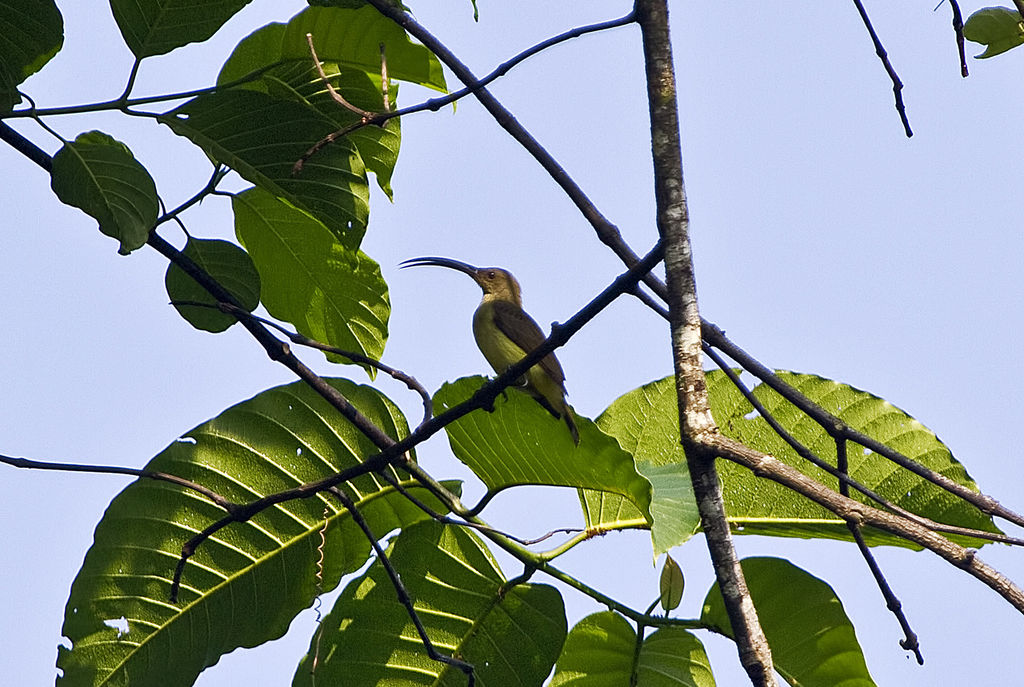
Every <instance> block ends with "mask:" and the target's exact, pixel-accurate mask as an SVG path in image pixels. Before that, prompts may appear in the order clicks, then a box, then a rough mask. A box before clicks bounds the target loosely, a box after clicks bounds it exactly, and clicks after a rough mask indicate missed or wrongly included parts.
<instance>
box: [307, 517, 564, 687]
mask: <svg viewBox="0 0 1024 687" xmlns="http://www.w3.org/2000/svg"><path fill="white" fill-rule="evenodd" d="M389 559H390V560H391V563H392V564H393V565H394V567H395V569H396V570H397V571H398V573H399V575H400V577H401V580H402V582H403V583H404V585H405V588H406V590H407V591H408V592H409V595H410V596H411V597H412V599H413V600H414V607H415V609H416V611H417V614H418V615H419V617H420V620H422V622H423V624H424V626H425V628H426V631H427V636H428V637H430V640H431V642H432V643H433V644H434V646H435V647H436V648H437V650H438V651H440V652H443V653H445V654H447V655H449V656H452V655H455V656H458V657H459V658H461V659H462V660H463V661H466V662H468V663H470V664H472V665H473V666H474V668H475V674H476V678H477V684H479V685H491V686H493V687H498V686H501V685H521V686H525V685H540V684H541V681H542V680H543V679H544V678H545V677H546V676H547V675H548V673H549V672H550V670H551V666H552V665H554V663H555V658H556V657H557V656H558V651H559V649H560V648H561V646H562V641H563V640H564V639H565V630H566V622H565V609H564V607H563V604H562V597H561V595H560V594H559V593H558V591H557V590H555V588H554V587H550V586H548V585H539V584H523V585H517V586H515V587H512V588H511V589H507V588H506V587H505V586H504V583H505V581H506V580H505V578H504V577H503V576H502V574H501V571H500V570H499V569H498V566H497V564H496V563H495V561H494V559H493V558H492V557H491V555H490V553H489V552H488V550H487V548H486V547H485V546H484V545H483V543H482V542H481V541H480V539H479V537H477V535H476V534H474V533H473V532H472V531H471V530H468V529H464V528H460V527H457V526H442V525H438V524H436V523H432V522H425V523H423V524H421V525H417V526H415V527H412V528H408V529H406V530H404V531H403V532H402V533H401V534H400V535H399V536H398V538H397V540H396V541H395V543H394V545H393V546H392V547H391V550H390V553H389ZM322 632H323V635H322V637H320V638H319V639H317V638H315V637H314V639H313V641H312V642H311V643H310V653H309V654H308V655H307V656H306V657H305V659H303V661H302V663H301V664H300V665H299V667H298V670H297V671H296V673H295V678H294V680H293V682H292V684H293V685H295V686H296V687H300V686H304V685H314V684H316V685H384V684H388V685H406V686H408V685H452V686H455V685H465V684H466V676H465V674H464V673H462V672H461V671H460V670H458V669H456V668H452V667H449V666H445V665H444V664H441V663H438V662H435V661H432V660H431V659H430V658H429V657H428V656H427V653H426V651H425V650H424V648H423V644H422V641H421V640H420V637H419V635H418V634H417V633H416V630H415V627H414V626H413V623H412V621H411V620H410V618H409V615H408V614H407V612H406V609H405V607H404V606H403V605H402V604H401V603H399V601H398V597H397V595H396V592H395V589H394V586H393V584H392V583H391V580H390V579H389V578H388V577H387V575H386V574H385V572H384V569H383V568H382V566H381V565H380V563H374V565H372V566H371V567H370V569H369V570H367V572H366V573H365V574H364V575H362V576H361V577H359V578H357V579H355V580H353V581H352V582H351V583H350V584H349V585H348V586H347V587H346V588H345V590H344V592H342V594H341V597H340V598H339V599H338V602H337V604H336V605H335V607H334V609H333V610H332V611H331V612H330V613H329V614H328V615H327V617H326V618H324V620H323V624H322ZM314 656H315V657H317V659H318V660H317V661H316V668H315V671H314V670H313V669H312V666H313V658H314Z"/></svg>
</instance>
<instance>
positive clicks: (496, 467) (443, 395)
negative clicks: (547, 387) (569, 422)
mask: <svg viewBox="0 0 1024 687" xmlns="http://www.w3.org/2000/svg"><path fill="white" fill-rule="evenodd" d="M484 381H485V380H484V379H483V378H482V377H463V378H462V379H459V380H457V381H455V382H450V383H447V384H445V385H444V386H442V387H441V389H440V390H439V391H438V392H437V393H436V394H435V395H434V403H435V410H436V411H437V412H438V413H440V412H443V411H444V410H447V409H448V408H451V407H452V406H455V405H458V404H459V403H461V402H462V401H464V400H466V399H467V398H469V397H470V396H471V395H472V394H473V392H475V391H476V390H477V389H478V388H479V387H480V386H481V384H483V382H484ZM576 424H577V425H578V426H579V431H580V443H579V446H575V445H574V444H573V441H572V437H571V436H570V435H569V430H568V429H567V428H566V426H565V423H563V422H562V421H560V420H558V419H556V418H554V417H552V416H551V414H550V413H548V412H547V411H546V410H544V408H542V407H541V406H540V404H539V403H537V402H536V401H535V400H533V399H532V398H531V397H530V396H528V395H527V394H525V393H524V392H522V391H520V390H518V389H514V388H513V389H508V390H507V393H506V394H505V396H504V397H502V396H499V397H498V399H497V400H496V401H495V404H494V412H493V413H488V412H486V411H483V410H477V411H474V412H472V413H470V414H469V415H466V416H464V417H462V418H461V419H459V420H457V421H455V422H453V423H452V424H450V425H448V426H447V427H445V430H446V431H447V432H448V441H449V442H450V443H451V446H452V451H453V452H454V453H455V455H456V457H457V458H458V459H459V460H461V461H462V462H463V463H465V464H466V465H468V466H469V467H470V469H472V470H473V472H474V473H476V475H477V477H479V478H480V479H481V480H483V482H484V484H486V485H487V487H488V488H489V489H492V490H498V489H504V488H506V487H511V486H516V485H522V484H547V485H553V486H563V487H580V488H587V489H597V490H600V491H606V492H613V493H616V494H620V495H622V496H624V497H626V498H627V499H629V500H630V501H631V502H632V503H633V504H634V505H635V506H636V508H638V509H640V512H642V513H646V512H648V509H649V506H650V484H649V483H648V482H647V480H646V479H644V478H643V476H642V475H640V474H639V473H638V472H637V471H636V469H635V468H634V466H633V460H632V459H631V458H630V457H629V455H628V454H627V453H626V452H624V451H623V450H622V449H621V448H619V446H618V444H616V443H615V440H614V439H612V438H611V437H609V436H607V435H606V434H604V433H603V432H601V431H600V430H599V429H598V428H597V427H596V426H595V425H594V423H593V422H591V421H590V420H588V419H586V418H584V417H581V416H579V415H577V420H576Z"/></svg>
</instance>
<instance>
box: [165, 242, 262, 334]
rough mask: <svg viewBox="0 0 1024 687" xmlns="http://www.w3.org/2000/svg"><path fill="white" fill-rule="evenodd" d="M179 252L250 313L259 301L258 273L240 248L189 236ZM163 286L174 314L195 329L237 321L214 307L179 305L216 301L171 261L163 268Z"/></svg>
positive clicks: (218, 328)
mask: <svg viewBox="0 0 1024 687" xmlns="http://www.w3.org/2000/svg"><path fill="white" fill-rule="evenodd" d="M182 252H183V253H184V254H185V256H186V257H188V258H191V259H192V261H193V262H194V263H196V264H197V265H199V266H200V267H202V268H203V269H204V270H206V272H207V274H209V275H210V276H211V277H213V278H214V279H216V280H217V282H218V283H220V285H221V286H223V287H224V288H225V289H227V290H228V292H229V293H231V295H233V296H234V297H235V300H237V301H238V304H239V305H241V306H242V307H243V308H245V309H246V310H247V311H249V312H252V311H253V310H255V309H256V306H257V305H259V304H260V275H259V273H258V272H257V271H256V266H255V265H253V264H252V258H250V257H249V254H248V253H246V252H245V251H244V250H242V249H241V248H239V247H238V246H236V245H235V244H233V243H231V242H230V241H221V240H218V239H196V238H193V237H191V236H190V237H189V239H188V242H187V243H186V244H185V250H183V251H182ZM164 285H165V287H166V288H167V295H168V296H170V298H171V301H172V302H175V306H174V307H175V308H176V309H177V311H178V313H179V314H180V315H181V316H182V317H184V318H185V319H186V320H187V321H188V322H189V324H191V325H192V326H193V327H195V328H196V329H202V330H205V331H208V332H222V331H224V330H225V329H227V328H228V327H230V326H231V325H233V324H234V323H235V322H237V321H238V320H237V319H235V317H234V316H233V315H229V314H227V313H224V312H221V311H220V310H217V309H215V308H205V307H201V306H195V305H182V304H180V302H181V301H194V302H199V303H208V304H210V305H215V304H216V302H217V301H216V300H215V299H214V298H213V296H211V295H210V294H209V292H208V291H207V290H206V289H204V288H203V287H201V286H200V285H199V284H198V283H196V280H195V279H193V278H192V277H190V276H188V274H186V273H185V271H184V270H183V269H181V268H180V267H178V266H177V265H176V264H175V263H173V262H172V263H171V264H170V265H168V267H167V273H166V275H165V276H164Z"/></svg>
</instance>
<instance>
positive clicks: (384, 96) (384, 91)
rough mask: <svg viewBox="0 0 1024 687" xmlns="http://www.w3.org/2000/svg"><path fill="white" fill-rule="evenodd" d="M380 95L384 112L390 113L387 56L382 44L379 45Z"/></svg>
mask: <svg viewBox="0 0 1024 687" xmlns="http://www.w3.org/2000/svg"><path fill="white" fill-rule="evenodd" d="M380 95H381V100H383V101H384V111H385V112H390V111H391V99H390V97H389V94H388V55H387V51H386V50H385V49H384V43H381V44H380Z"/></svg>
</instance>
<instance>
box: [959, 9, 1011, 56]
mask: <svg viewBox="0 0 1024 687" xmlns="http://www.w3.org/2000/svg"><path fill="white" fill-rule="evenodd" d="M964 38H966V39H967V40H969V41H971V42H973V43H981V44H982V45H984V46H986V47H985V52H983V53H981V54H980V55H975V57H978V58H986V57H993V56H995V55H998V54H1000V53H1004V52H1006V51H1007V50H1012V49H1013V48H1016V47H1017V46H1018V45H1021V44H1022V43H1024V22H1022V21H1021V18H1020V13H1019V12H1017V11H1016V10H1011V9H1007V8H1006V7H986V8H985V9H981V10H978V11H977V12H975V13H974V14H972V15H971V16H970V17H968V18H967V21H966V22H965V23H964Z"/></svg>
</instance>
